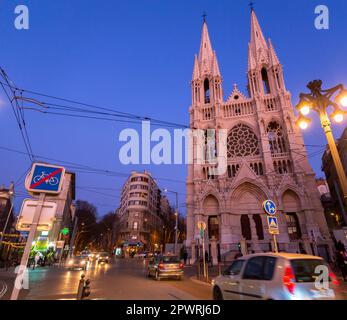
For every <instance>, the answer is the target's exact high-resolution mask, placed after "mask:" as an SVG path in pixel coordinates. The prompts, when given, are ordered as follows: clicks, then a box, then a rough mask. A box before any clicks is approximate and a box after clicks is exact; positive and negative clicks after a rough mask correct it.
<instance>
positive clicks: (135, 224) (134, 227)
mask: <svg viewBox="0 0 347 320" xmlns="http://www.w3.org/2000/svg"><path fill="white" fill-rule="evenodd" d="M138 228H139V223H138V222H137V221H134V224H133V229H134V230H137V229H138Z"/></svg>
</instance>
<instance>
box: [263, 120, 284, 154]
mask: <svg viewBox="0 0 347 320" xmlns="http://www.w3.org/2000/svg"><path fill="white" fill-rule="evenodd" d="M267 134H268V138H269V144H270V151H271V154H272V155H275V154H279V153H285V152H287V145H286V141H285V138H284V135H283V129H282V127H281V126H280V125H279V123H277V122H276V121H272V122H270V123H269V125H268V126H267Z"/></svg>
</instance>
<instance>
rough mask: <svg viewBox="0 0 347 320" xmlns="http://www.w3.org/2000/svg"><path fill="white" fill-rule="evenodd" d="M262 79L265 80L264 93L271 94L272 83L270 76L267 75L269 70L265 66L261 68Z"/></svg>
mask: <svg viewBox="0 0 347 320" xmlns="http://www.w3.org/2000/svg"><path fill="white" fill-rule="evenodd" d="M261 79H262V81H263V87H264V93H265V94H270V93H271V92H270V83H269V77H268V75H267V71H266V69H265V68H263V69H262V70H261Z"/></svg>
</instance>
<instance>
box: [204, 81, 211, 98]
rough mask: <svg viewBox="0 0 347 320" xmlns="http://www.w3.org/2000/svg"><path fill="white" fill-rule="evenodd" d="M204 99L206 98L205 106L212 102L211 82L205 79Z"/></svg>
mask: <svg viewBox="0 0 347 320" xmlns="http://www.w3.org/2000/svg"><path fill="white" fill-rule="evenodd" d="M204 97H205V104H208V103H210V102H211V99H210V81H208V79H205V81H204Z"/></svg>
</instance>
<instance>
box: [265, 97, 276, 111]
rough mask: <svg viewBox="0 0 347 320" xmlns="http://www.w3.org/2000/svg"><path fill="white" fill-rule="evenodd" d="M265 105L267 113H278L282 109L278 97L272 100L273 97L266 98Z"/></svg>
mask: <svg viewBox="0 0 347 320" xmlns="http://www.w3.org/2000/svg"><path fill="white" fill-rule="evenodd" d="M263 102H264V104H265V112H271V111H276V110H279V109H280V100H279V98H278V97H275V98H272V97H266V98H265V99H264V100H263Z"/></svg>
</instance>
